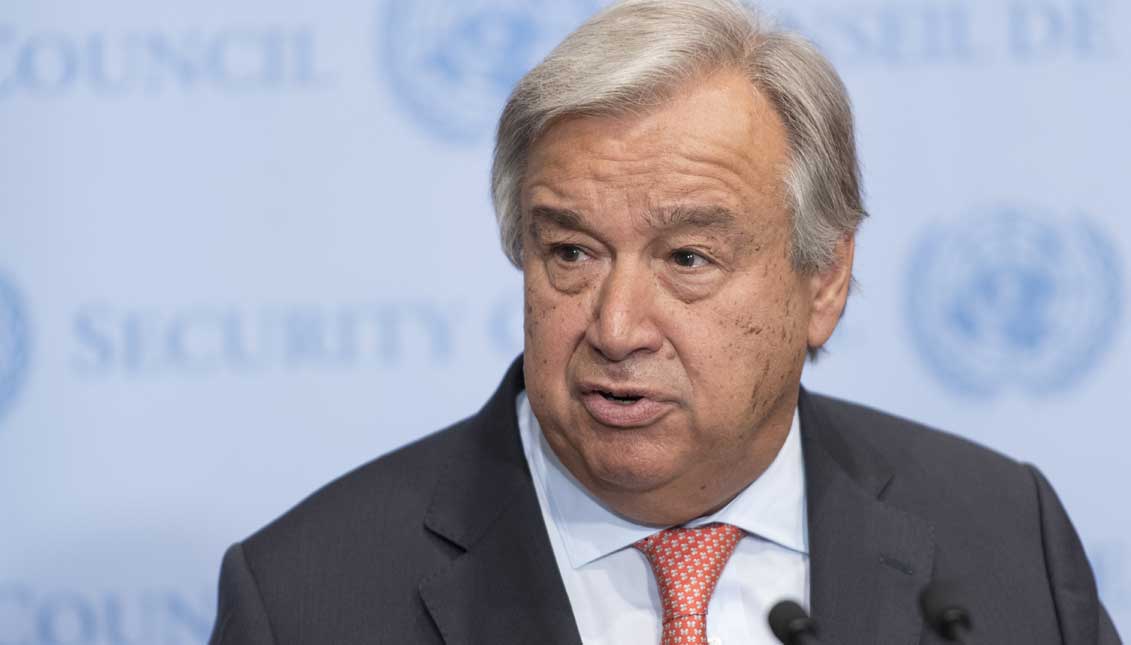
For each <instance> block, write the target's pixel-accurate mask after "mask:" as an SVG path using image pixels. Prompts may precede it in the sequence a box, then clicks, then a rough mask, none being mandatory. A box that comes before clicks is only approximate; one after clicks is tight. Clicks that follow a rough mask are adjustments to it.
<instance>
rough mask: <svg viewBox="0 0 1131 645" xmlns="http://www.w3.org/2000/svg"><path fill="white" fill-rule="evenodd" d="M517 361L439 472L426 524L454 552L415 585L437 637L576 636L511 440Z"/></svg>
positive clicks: (518, 450)
mask: <svg viewBox="0 0 1131 645" xmlns="http://www.w3.org/2000/svg"><path fill="white" fill-rule="evenodd" d="M522 387H523V384H522V359H521V357H520V358H519V359H518V360H517V361H515V363H514V364H513V365H512V366H511V368H510V370H509V371H508V372H507V376H506V377H505V378H504V380H503V384H502V385H501V386H500V387H499V389H498V391H496V392H495V394H494V396H493V397H492V398H491V400H490V401H489V402H488V403H487V405H486V406H485V407H484V408H483V410H481V411H480V412H479V414H477V415H476V416H475V418H474V419H473V421H472V423H471V424H470V427H469V428H468V432H469V433H470V434H469V435H468V441H467V447H466V449H465V450H463V451H461V452H460V453H459V454H457V455H456V457H455V458H454V459H453V460H452V461H451V463H449V464H448V465H447V467H446V469H445V471H444V472H443V473H442V474H441V476H440V480H439V484H438V485H437V489H436V493H435V495H434V496H433V500H432V504H431V506H430V507H429V509H428V512H427V514H426V516H425V522H424V523H425V526H426V527H427V529H428V530H430V531H432V532H433V533H435V534H437V535H439V536H441V537H443V538H444V539H445V540H448V541H449V542H451V543H453V544H455V545H456V546H457V547H459V548H460V549H462V550H463V551H464V552H463V553H462V554H460V555H458V556H456V558H455V559H454V560H452V562H451V563H450V564H449V565H448V566H446V567H444V568H442V569H440V570H438V571H436V572H435V573H434V574H433V575H431V576H430V577H428V578H427V579H425V580H424V581H422V583H421V585H420V595H421V598H422V599H423V601H424V604H425V606H426V607H427V608H428V611H429V612H430V613H431V615H432V618H433V620H435V622H436V625H437V627H438V628H439V631H440V634H441V635H442V636H443V638H444V642H445V643H447V644H448V645H457V644H461V643H492V644H495V643H498V644H505V643H522V644H526V643H550V644H559V643H560V644H567V643H568V644H571V645H572V644H576V643H580V642H581V638H580V636H578V632H577V625H576V623H575V622H574V618H573V612H572V610H571V609H570V604H569V598H568V596H566V592H565V587H564V585H563V584H562V580H561V575H560V574H559V573H558V568H557V563H556V561H555V558H554V553H553V549H552V547H551V546H550V541H549V537H548V535H547V534H546V527H545V524H544V523H543V522H542V519H541V518H542V512H541V509H540V507H539V506H538V499H537V497H536V495H535V493H534V486H533V484H532V483H531V479H530V473H529V470H528V469H527V465H526V459H525V457H524V456H523V454H522V444H521V441H520V440H519V437H518V426H517V419H516V412H515V397H516V396H517V395H518V392H519V391H520V390H521V389H522Z"/></svg>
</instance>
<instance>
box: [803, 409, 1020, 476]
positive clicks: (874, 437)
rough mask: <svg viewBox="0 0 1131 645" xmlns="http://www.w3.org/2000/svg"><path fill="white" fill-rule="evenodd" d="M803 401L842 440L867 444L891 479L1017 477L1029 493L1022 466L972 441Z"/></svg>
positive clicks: (873, 412)
mask: <svg viewBox="0 0 1131 645" xmlns="http://www.w3.org/2000/svg"><path fill="white" fill-rule="evenodd" d="M809 397H810V399H812V401H813V404H814V406H815V407H817V408H818V409H819V410H820V411H821V413H822V415H823V416H824V417H825V418H826V420H827V421H828V422H830V423H831V425H832V426H833V427H834V428H835V431H836V432H837V433H838V434H840V435H842V437H843V439H844V440H846V441H848V442H850V443H862V444H864V445H867V446H868V447H869V448H870V449H872V450H873V451H874V452H876V453H877V454H878V455H880V457H881V458H882V459H883V461H884V462H885V463H886V464H887V465H888V466H889V467H890V468H891V469H892V471H893V472H894V473H895V474H896V475H897V476H903V477H912V478H913V479H916V480H919V481H920V482H922V483H928V482H930V481H932V480H935V479H940V478H941V479H952V478H954V477H955V476H956V475H959V474H961V475H963V476H967V475H977V474H981V475H983V476H987V477H998V478H1001V477H1004V478H1007V479H1018V478H1019V479H1020V480H1023V483H1024V485H1025V486H1026V487H1027V488H1028V489H1029V490H1030V491H1031V490H1032V489H1033V479H1032V476H1031V475H1030V474H1029V473H1028V472H1027V469H1026V468H1025V467H1024V465H1023V464H1021V463H1020V462H1018V461H1017V460H1015V459H1013V458H1011V457H1008V456H1006V455H1004V454H1002V453H1000V452H998V451H996V450H994V449H992V448H988V447H986V446H984V445H981V444H979V443H977V442H975V441H972V440H970V439H966V438H963V437H960V436H958V435H955V434H952V433H950V432H946V431H943V430H939V429H936V428H932V427H930V426H927V425H924V424H922V423H919V422H916V421H912V420H910V419H906V418H903V417H900V416H897V415H894V414H890V413H887V412H882V411H880V410H877V409H875V408H872V407H868V406H865V405H860V404H858V403H851V402H848V401H844V400H841V399H837V398H833V397H830V396H824V395H820V394H809ZM1019 483H1021V482H1019Z"/></svg>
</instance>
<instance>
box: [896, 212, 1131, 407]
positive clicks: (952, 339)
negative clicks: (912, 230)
mask: <svg viewBox="0 0 1131 645" xmlns="http://www.w3.org/2000/svg"><path fill="white" fill-rule="evenodd" d="M908 276H909V280H908V289H907V304H908V306H907V313H908V316H909V324H910V328H911V331H912V336H913V337H914V341H915V345H916V347H917V349H918V350H919V352H920V353H921V355H922V357H923V358H924V360H925V362H926V364H927V365H928V367H929V368H930V369H931V371H932V372H934V374H935V375H936V376H938V377H939V378H940V379H941V380H942V382H943V383H945V384H946V385H947V386H948V387H950V388H951V389H953V390H955V391H958V392H960V393H964V394H970V395H975V396H982V397H989V396H993V395H995V394H997V393H999V392H1000V391H1001V390H1005V389H1011V388H1012V389H1020V390H1023V391H1025V392H1027V393H1029V394H1032V395H1043V394H1048V393H1052V392H1056V391H1062V390H1065V389H1068V388H1070V387H1072V386H1073V385H1075V384H1076V383H1077V382H1079V380H1080V379H1081V378H1082V377H1084V376H1085V375H1086V374H1087V373H1088V371H1089V370H1091V369H1092V368H1093V367H1095V366H1096V364H1097V362H1098V359H1099V358H1100V357H1101V355H1102V354H1103V353H1104V351H1105V350H1106V349H1107V348H1108V347H1109V346H1111V344H1112V343H1113V342H1114V341H1115V336H1116V334H1117V332H1118V329H1119V326H1118V322H1119V319H1120V315H1121V313H1122V312H1121V309H1122V297H1123V284H1122V280H1121V276H1120V266H1119V262H1118V259H1117V255H1116V251H1115V248H1114V247H1113V245H1112V244H1111V242H1109V241H1108V240H1107V239H1106V238H1105V237H1104V235H1103V234H1102V233H1101V232H1100V231H1099V230H1098V229H1097V228H1096V227H1095V226H1094V225H1092V224H1091V223H1090V222H1089V221H1088V220H1086V219H1084V218H1081V217H1077V218H1056V219H1054V218H1052V217H1049V216H1047V215H1044V214H1040V213H1034V212H1032V211H1030V210H1022V209H1018V208H1012V207H1003V208H997V209H992V210H987V211H983V212H978V213H975V214H974V216H973V217H970V218H966V219H964V220H960V221H958V222H955V223H954V224H951V225H947V226H940V227H936V228H934V229H932V230H929V231H927V233H926V235H925V236H924V238H923V240H922V242H921V243H920V244H919V245H918V246H917V247H916V248H915V249H914V252H913V256H912V259H911V266H910V271H909V273H908Z"/></svg>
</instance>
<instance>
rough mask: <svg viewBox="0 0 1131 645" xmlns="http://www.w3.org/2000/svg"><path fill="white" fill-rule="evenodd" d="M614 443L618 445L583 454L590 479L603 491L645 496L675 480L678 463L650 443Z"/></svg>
mask: <svg viewBox="0 0 1131 645" xmlns="http://www.w3.org/2000/svg"><path fill="white" fill-rule="evenodd" d="M616 443H617V444H620V445H614V446H608V445H606V446H588V449H587V450H584V452H583V454H582V460H583V461H584V462H585V467H586V469H587V470H588V471H589V474H590V476H591V477H592V478H593V479H594V480H595V483H596V484H598V485H600V486H601V487H602V488H603V489H605V490H607V491H623V492H626V493H644V492H648V491H652V490H655V489H657V488H660V487H662V486H664V485H665V484H668V483H670V482H671V481H672V480H674V479H676V478H677V477H678V475H679V469H678V467H677V461H678V460H677V459H675V458H674V456H673V455H671V454H670V453H668V451H666V450H660V451H657V446H656V445H655V444H654V443H653V442H650V441H646V440H645V441H641V442H616ZM632 443H635V444H637V445H631V444H632ZM625 444H630V445H625Z"/></svg>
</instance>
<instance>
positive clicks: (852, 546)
mask: <svg viewBox="0 0 1131 645" xmlns="http://www.w3.org/2000/svg"><path fill="white" fill-rule="evenodd" d="M800 411H801V432H802V446H803V451H804V455H805V471H806V487H807V491H806V494H807V498H808V505H809V552H810V589H811V593H810V600H811V606H812V614H813V617H814V618H815V619H816V620H817V623H818V625H819V626H820V629H821V635H822V636H821V637H822V639H823V640H824V641H825V642H832V643H840V644H841V645H857V644H858V645H874V644H875V643H884V644H885V645H886V644H888V643H891V644H893V645H903V644H913V643H918V642H919V639H920V636H921V634H922V631H923V622H922V619H921V618H920V615H919V610H918V596H919V591H920V590H921V589H922V588H923V587H924V586H925V585H926V584H927V582H928V581H929V580H930V575H931V567H932V563H933V559H934V539H933V536H932V528H931V526H930V525H929V524H928V523H927V522H926V521H924V520H922V519H920V518H918V517H916V516H913V515H910V514H908V513H905V512H903V511H901V510H899V509H896V508H894V507H891V506H889V505H887V504H885V503H884V502H883V495H884V492H885V491H886V490H887V489H888V487H889V486H892V485H893V484H894V482H893V475H892V471H891V469H890V468H889V467H888V466H887V464H885V463H884V461H883V459H882V458H881V457H880V455H879V454H878V453H877V452H876V451H875V450H874V449H873V448H871V447H870V446H869V445H868V444H867V443H865V442H861V441H853V440H850V439H849V438H846V436H845V434H844V433H843V432H841V431H840V429H838V427H837V424H836V423H835V422H834V421H833V420H832V419H831V418H830V417H829V416H827V415H826V414H825V410H824V409H823V408H822V403H821V401H820V400H819V399H816V398H814V397H813V396H812V395H809V394H808V393H806V392H804V391H802V393H801V399H800ZM854 438H856V437H855V435H854Z"/></svg>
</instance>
